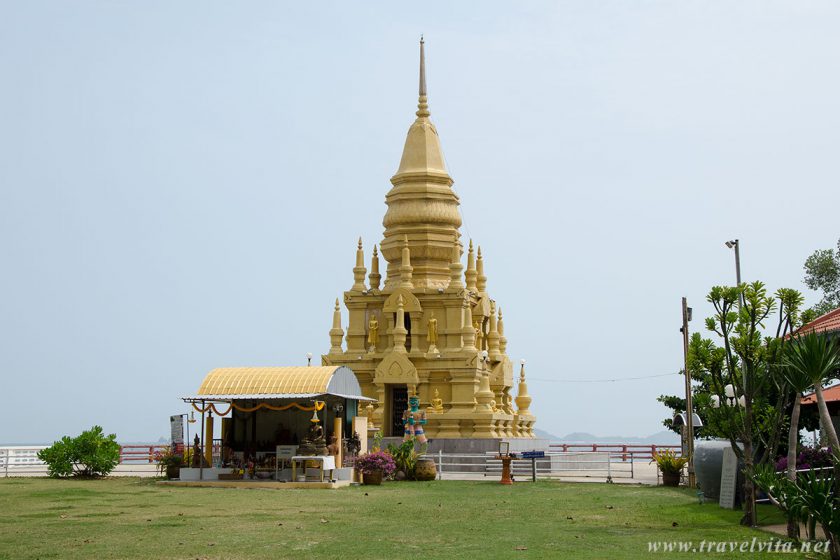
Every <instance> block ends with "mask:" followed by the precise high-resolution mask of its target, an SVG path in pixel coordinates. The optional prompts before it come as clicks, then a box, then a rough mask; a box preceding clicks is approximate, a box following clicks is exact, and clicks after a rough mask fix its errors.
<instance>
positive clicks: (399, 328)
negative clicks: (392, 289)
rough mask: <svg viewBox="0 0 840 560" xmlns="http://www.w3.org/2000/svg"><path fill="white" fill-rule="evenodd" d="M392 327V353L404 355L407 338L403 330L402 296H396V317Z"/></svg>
mask: <svg viewBox="0 0 840 560" xmlns="http://www.w3.org/2000/svg"><path fill="white" fill-rule="evenodd" d="M395 323H396V324H395V325H394V331H393V336H394V352H398V353H401V354H405V353H406V352H407V350H406V348H405V339H406V337H407V336H408V330H406V328H405V302H404V301H403V297H402V294H399V295H398V296H397V316H396V319H395Z"/></svg>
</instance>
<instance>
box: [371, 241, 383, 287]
mask: <svg viewBox="0 0 840 560" xmlns="http://www.w3.org/2000/svg"><path fill="white" fill-rule="evenodd" d="M368 279H369V280H370V289H371V290H378V289H379V282H380V281H381V280H382V275H381V274H379V253H378V252H377V251H376V245H374V246H373V256H372V257H371V258H370V274H369V275H368Z"/></svg>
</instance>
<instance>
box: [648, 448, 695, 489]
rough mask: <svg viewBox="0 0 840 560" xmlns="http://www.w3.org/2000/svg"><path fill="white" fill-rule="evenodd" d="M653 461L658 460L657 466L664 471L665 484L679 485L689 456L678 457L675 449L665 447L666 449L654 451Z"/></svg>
mask: <svg viewBox="0 0 840 560" xmlns="http://www.w3.org/2000/svg"><path fill="white" fill-rule="evenodd" d="M652 457H653V459H651V461H650V462H651V463H653V462H654V461H656V466H657V467H659V470H660V472H662V484H664V485H665V486H679V484H680V474H682V469H683V467H684V466H685V464H686V463H688V457H677V454H676V453H674V450H673V449H665V450H664V451H654V452H653V455H652Z"/></svg>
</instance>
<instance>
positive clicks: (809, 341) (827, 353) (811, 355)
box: [784, 333, 840, 450]
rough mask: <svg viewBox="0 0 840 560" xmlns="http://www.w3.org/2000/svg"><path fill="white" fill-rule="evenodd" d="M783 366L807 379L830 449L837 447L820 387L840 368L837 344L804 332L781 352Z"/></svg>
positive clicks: (832, 425)
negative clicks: (783, 357)
mask: <svg viewBox="0 0 840 560" xmlns="http://www.w3.org/2000/svg"><path fill="white" fill-rule="evenodd" d="M784 365H785V369H786V370H788V371H790V372H791V373H792V374H795V375H796V376H801V377H802V378H806V379H808V380H809V381H810V384H811V385H813V386H814V393H815V394H816V396H817V408H818V409H819V411H820V423H821V426H822V429H824V430H825V432H826V435H827V436H828V442H829V444H831V448H832V449H833V450H840V441H838V439H837V432H836V431H835V429H834V424H833V423H832V422H831V415H829V413H828V407H827V406H826V404H825V397H824V396H823V392H822V386H823V384H824V383H826V382H827V381H829V380H830V379H831V378H832V377H834V374H835V373H834V372H835V370H836V369H837V368H838V367H840V353H838V350H837V346H836V345H835V344H834V343H833V342H832V341H831V340H829V339H828V337H826V336H824V335H819V334H816V333H808V334H806V335H803V336H798V337H796V338H795V339H794V340H793V341H792V343H791V344H789V345H788V349H787V351H786V352H785V360H784Z"/></svg>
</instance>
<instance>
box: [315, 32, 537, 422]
mask: <svg viewBox="0 0 840 560" xmlns="http://www.w3.org/2000/svg"><path fill="white" fill-rule="evenodd" d="M416 115H417V119H416V120H415V121H414V123H413V124H412V125H411V127H410V128H409V129H408V136H407V137H406V140H405V147H404V148H403V154H402V159H401V160H400V166H399V169H397V173H396V174H395V175H394V176H393V177H392V178H391V184H392V185H393V187H392V188H391V190H390V191H389V192H388V194H387V195H386V196H385V203H386V204H387V205H388V211H387V212H386V213H385V218H384V219H383V221H382V224H383V225H384V226H385V232H384V239H383V240H382V242H381V243H380V248H381V252H382V256H383V257H384V258H385V260H386V261H387V269H386V276H385V279H384V282H383V281H382V275H381V274H380V273H379V253H378V251H377V247H376V246H375V245H374V247H373V255H372V258H371V263H370V273H369V274H368V270H367V268H366V267H365V259H364V251H363V248H362V240H361V239H359V243H358V247H357V250H356V266H355V267H354V268H353V279H354V282H353V286H352V287H351V288H350V290H348V291H346V292H344V305H345V307H346V308H347V311H348V312H349V315H350V317H349V326H348V327H347V332H346V333H345V332H344V329H343V328H342V317H341V308H340V306H339V300H336V301H335V309H334V312H333V324H332V329H331V330H330V342H331V346H330V351H329V353H328V354H326V355H324V356H322V357H321V361H322V363H323V364H324V365H335V366H338V365H344V366H348V367H350V368H352V369H353V371H354V372H355V373H356V376H357V378H358V380H359V384H360V385H361V388H362V392H363V393H364V394H365V396H368V397H371V398H375V399H376V400H377V404H376V405H375V406H374V407H372V408H371V407H368V408H367V415H368V416H369V418H368V420H369V422H371V423H372V424H373V425H374V426H376V427H377V428H379V429H381V430H382V432H383V435H385V436H400V437H401V436H402V435H403V423H402V415H403V411H404V410H405V409H406V407H407V406H408V396H409V395H414V394H416V395H418V396H419V397H420V407H421V409H427V410H428V411H429V414H428V423H427V424H426V434H427V436H429V437H432V438H511V437H519V438H533V437H534V431H533V427H534V422H535V420H536V418H535V417H534V416H533V415H532V414H531V413H530V411H529V410H528V407H529V405H530V403H531V397H530V396H529V395H528V392H527V385H526V383H525V365H524V361H523V364H522V368H521V372H520V383H519V392H518V395H517V397H516V399H515V401H516V402H515V403H514V398H513V396H512V394H511V393H512V391H513V365H512V363H511V361H510V359H509V358H508V356H507V354H506V353H505V350H506V347H507V339H506V338H505V331H504V322H503V320H502V310H501V308H500V307H499V306H498V305H497V304H496V302H495V301H494V300H492V299H491V298H490V294H489V293H488V292H487V277H486V276H485V275H484V260H483V257H482V254H481V247H478V248H477V251H476V250H475V249H474V247H473V243H472V241H470V242H469V249H468V251H467V267H466V271H465V270H464V266H463V265H462V264H461V257H462V254H463V252H464V251H463V245H462V243H461V240H460V238H461V234H460V231H459V228H460V226H461V215H460V213H459V211H458V206H459V199H458V195H456V194H455V192H454V191H453V190H452V184H453V180H452V178H451V177H450V176H449V173H448V172H447V171H446V166H445V164H444V158H443V152H442V151H441V148H440V141H439V139H438V133H437V129H436V128H435V125H434V124H432V122H431V120H430V119H429V116H430V113H429V106H428V103H427V97H426V70H425V53H424V43H423V40H422V39H421V40H420V99H419V103H418V105H417V112H416ZM366 277H367V280H368V282H369V283H368V284H367V285H366V284H365V280H366ZM514 406H515V407H516V408H514ZM360 412H361V413H363V414H364V413H365V411H360Z"/></svg>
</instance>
